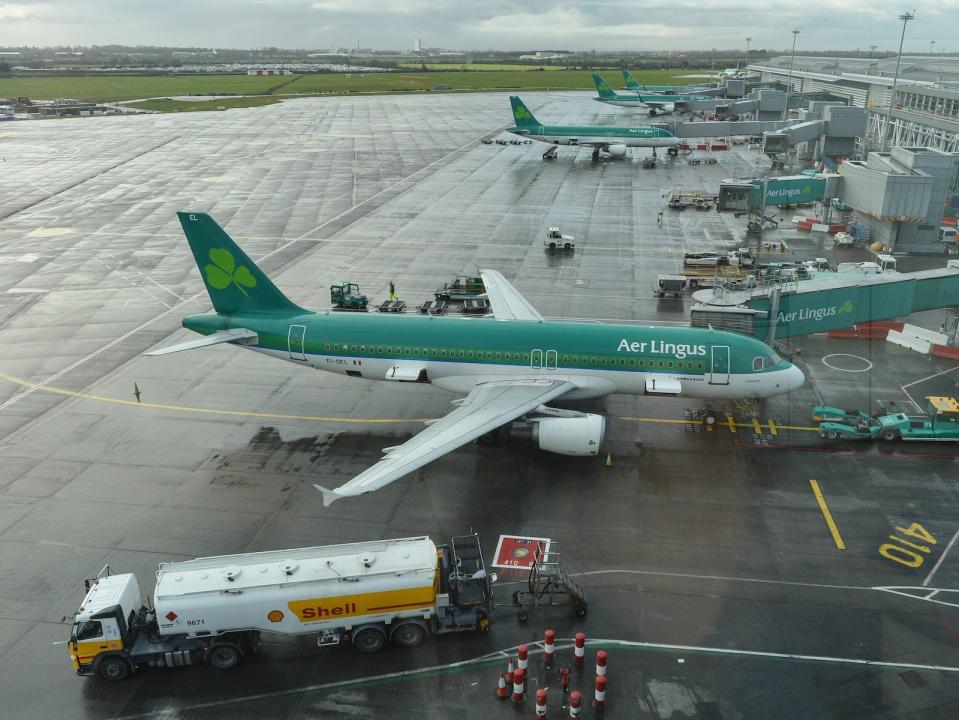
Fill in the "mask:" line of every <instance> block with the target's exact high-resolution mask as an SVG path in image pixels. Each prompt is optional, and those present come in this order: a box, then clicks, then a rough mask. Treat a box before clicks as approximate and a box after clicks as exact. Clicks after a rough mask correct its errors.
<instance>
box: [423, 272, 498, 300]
mask: <svg viewBox="0 0 959 720" xmlns="http://www.w3.org/2000/svg"><path fill="white" fill-rule="evenodd" d="M485 292H486V286H485V285H484V284H483V278H481V277H471V276H469V275H459V276H457V277H455V278H453V279H452V280H451V281H450V282H448V283H446V284H445V285H443V287H441V288H440V289H439V290H437V291H436V292H435V293H433V297H435V298H436V299H437V300H445V301H446V302H450V301H451V300H453V301H462V300H468V299H470V298H474V297H476V296H477V295H482V294H483V293H485Z"/></svg>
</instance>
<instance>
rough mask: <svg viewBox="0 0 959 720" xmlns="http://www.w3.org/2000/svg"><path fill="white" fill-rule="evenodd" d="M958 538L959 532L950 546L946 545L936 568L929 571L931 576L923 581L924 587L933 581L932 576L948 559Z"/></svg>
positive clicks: (927, 576)
mask: <svg viewBox="0 0 959 720" xmlns="http://www.w3.org/2000/svg"><path fill="white" fill-rule="evenodd" d="M956 538H959V530H956V533H955V535H953V536H952V540H950V541H949V544H948V545H946V549H945V550H943V551H942V555H940V556H939V560H938V561H937V562H936V565H935V567H933V568H932V570H930V571H929V574H928V575H926V579H925V580H923V581H922V586H923V587H927V586H928V585H929V582H930V581H931V580H932V576H933V575H935V574H936V570H938V569H939V566H940V565H942V561H943V560H945V559H946V555H948V554H949V551H950V550H952V546H953V545H955V544H956Z"/></svg>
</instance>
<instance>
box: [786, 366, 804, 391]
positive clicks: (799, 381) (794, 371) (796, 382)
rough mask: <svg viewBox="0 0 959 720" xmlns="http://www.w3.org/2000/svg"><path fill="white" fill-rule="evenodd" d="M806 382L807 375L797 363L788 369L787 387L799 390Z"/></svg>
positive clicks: (790, 389)
mask: <svg viewBox="0 0 959 720" xmlns="http://www.w3.org/2000/svg"><path fill="white" fill-rule="evenodd" d="M805 382H806V376H805V375H804V374H803V371H802V370H800V369H799V368H798V367H796V366H795V365H793V366H791V367H790V368H789V369H788V370H787V371H786V388H787V389H788V390H789V391H792V390H798V389H799V388H801V387H802V386H803V383H805Z"/></svg>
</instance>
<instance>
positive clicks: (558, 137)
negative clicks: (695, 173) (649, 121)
mask: <svg viewBox="0 0 959 720" xmlns="http://www.w3.org/2000/svg"><path fill="white" fill-rule="evenodd" d="M510 132H511V133H513V134H515V135H522V136H524V137H528V138H529V139H531V140H539V141H540V142H545V143H551V144H553V145H592V146H596V145H625V146H627V147H672V146H673V145H678V144H679V143H680V139H679V138H678V137H676V136H675V135H672V134H670V133H669V132H668V131H666V130H662V129H660V128H648V127H640V128H624V127H610V128H603V127H576V126H562V125H553V126H550V125H546V126H540V127H532V128H516V127H514V128H511V129H510Z"/></svg>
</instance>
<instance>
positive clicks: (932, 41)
mask: <svg viewBox="0 0 959 720" xmlns="http://www.w3.org/2000/svg"><path fill="white" fill-rule="evenodd" d="M935 44H936V41H935V40H930V41H929V54H930V55H933V54H935V53H934V51H933V49H932V47H933V45H935Z"/></svg>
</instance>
